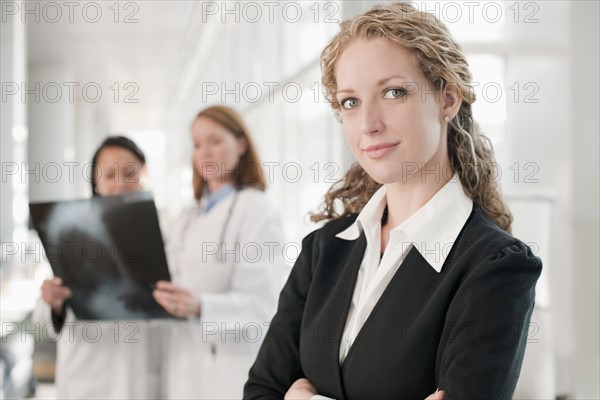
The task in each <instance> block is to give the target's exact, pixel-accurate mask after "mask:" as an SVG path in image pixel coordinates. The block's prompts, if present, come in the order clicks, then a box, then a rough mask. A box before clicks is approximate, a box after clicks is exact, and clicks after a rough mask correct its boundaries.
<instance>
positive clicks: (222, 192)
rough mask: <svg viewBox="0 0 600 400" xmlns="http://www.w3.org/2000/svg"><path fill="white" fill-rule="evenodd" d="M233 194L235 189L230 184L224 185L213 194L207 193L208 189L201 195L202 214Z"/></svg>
mask: <svg viewBox="0 0 600 400" xmlns="http://www.w3.org/2000/svg"><path fill="white" fill-rule="evenodd" d="M233 192H235V188H234V187H233V186H232V185H230V184H228V183H227V184H225V185H223V186H221V187H220V188H219V189H217V190H215V191H214V192H209V191H208V189H206V190H205V192H204V193H203V194H202V200H204V201H202V202H201V206H200V208H202V210H203V211H204V212H208V211H210V209H211V208H213V207H214V206H216V205H217V203H219V202H220V201H221V200H223V199H224V198H226V197H227V196H229V195H230V194H231V193H233Z"/></svg>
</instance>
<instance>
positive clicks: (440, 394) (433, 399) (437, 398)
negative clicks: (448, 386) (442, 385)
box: [425, 389, 444, 400]
mask: <svg viewBox="0 0 600 400" xmlns="http://www.w3.org/2000/svg"><path fill="white" fill-rule="evenodd" d="M443 398H444V391H443V390H440V389H438V390H436V391H435V392H434V393H432V394H430V395H429V396H427V398H426V399H425V400H442V399H443Z"/></svg>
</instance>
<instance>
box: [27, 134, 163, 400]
mask: <svg viewBox="0 0 600 400" xmlns="http://www.w3.org/2000/svg"><path fill="white" fill-rule="evenodd" d="M92 164H93V166H94V168H93V169H92V170H93V171H95V176H94V177H93V179H92V191H93V193H94V195H98V196H108V195H116V194H122V193H125V192H129V191H137V190H141V189H142V185H141V181H142V176H141V175H143V174H145V167H144V165H145V156H144V154H143V153H142V151H141V150H140V149H139V148H138V147H137V145H135V143H134V142H132V141H131V140H130V139H127V138H124V137H121V136H114V137H109V138H107V139H106V140H105V141H104V142H103V143H102V145H101V146H100V147H99V148H98V150H97V151H96V154H95V155H94V158H93V160H92ZM133 166H136V167H135V168H133ZM41 290H42V296H41V298H40V299H39V301H38V302H37V304H36V307H35V309H34V312H33V316H32V319H33V322H34V323H35V324H36V325H37V326H38V327H39V330H40V333H41V340H48V341H55V342H56V345H57V359H56V374H55V383H56V394H57V398H59V399H88V398H98V399H99V398H102V399H126V398H127V399H150V398H156V397H157V394H156V392H154V390H156V381H157V376H158V369H157V368H155V366H156V364H157V362H155V361H154V360H152V359H151V358H152V357H154V355H153V353H152V352H151V351H149V350H150V347H151V346H152V342H151V340H150V335H151V332H150V329H149V322H148V321H92V320H78V319H77V318H76V317H75V315H74V313H73V311H72V310H71V309H70V308H69V307H68V306H67V305H66V303H65V300H66V299H68V298H69V297H70V295H71V291H70V289H69V288H68V287H66V286H64V285H63V284H62V280H61V279H60V278H59V277H54V278H53V279H48V280H45V281H44V283H43V285H42V289H41ZM155 336H157V335H155ZM153 366H154V367H153ZM153 369H154V371H153Z"/></svg>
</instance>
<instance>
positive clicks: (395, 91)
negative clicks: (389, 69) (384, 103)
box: [383, 88, 406, 99]
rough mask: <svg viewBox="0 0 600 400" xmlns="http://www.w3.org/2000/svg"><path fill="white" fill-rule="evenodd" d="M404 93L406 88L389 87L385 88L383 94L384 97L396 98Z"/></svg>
mask: <svg viewBox="0 0 600 400" xmlns="http://www.w3.org/2000/svg"><path fill="white" fill-rule="evenodd" d="M404 95H406V90H405V89H403V88H391V89H387V90H386V91H385V93H384V95H383V97H384V98H386V99H397V98H400V97H402V96H404Z"/></svg>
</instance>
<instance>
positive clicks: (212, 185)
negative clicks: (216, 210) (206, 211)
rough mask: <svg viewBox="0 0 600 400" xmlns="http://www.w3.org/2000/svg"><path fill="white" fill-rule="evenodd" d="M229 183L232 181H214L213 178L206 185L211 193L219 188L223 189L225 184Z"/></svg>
mask: <svg viewBox="0 0 600 400" xmlns="http://www.w3.org/2000/svg"><path fill="white" fill-rule="evenodd" d="M227 184H231V182H228V181H225V182H223V181H213V180H210V181H207V182H206V185H207V186H208V191H209V192H211V193H214V192H216V191H217V190H219V189H221V188H222V187H223V186H225V185H227Z"/></svg>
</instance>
